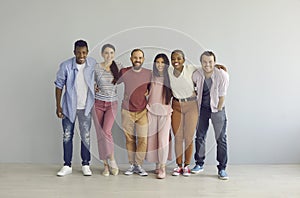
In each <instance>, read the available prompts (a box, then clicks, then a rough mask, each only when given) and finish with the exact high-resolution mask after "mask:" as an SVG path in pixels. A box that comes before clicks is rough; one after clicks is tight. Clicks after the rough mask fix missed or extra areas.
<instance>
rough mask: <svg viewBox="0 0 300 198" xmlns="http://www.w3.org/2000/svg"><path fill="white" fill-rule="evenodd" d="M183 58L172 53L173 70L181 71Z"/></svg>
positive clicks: (179, 54)
mask: <svg viewBox="0 0 300 198" xmlns="http://www.w3.org/2000/svg"><path fill="white" fill-rule="evenodd" d="M184 61H185V60H184V57H183V55H182V54H181V53H176V52H175V53H173V54H172V55H171V63H172V66H173V67H174V69H176V70H178V71H182V69H183V63H184Z"/></svg>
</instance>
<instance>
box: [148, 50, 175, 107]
mask: <svg viewBox="0 0 300 198" xmlns="http://www.w3.org/2000/svg"><path fill="white" fill-rule="evenodd" d="M159 58H162V59H163V60H164V63H165V67H164V71H163V76H164V85H163V86H164V87H163V93H162V94H163V98H164V99H165V104H170V101H171V98H172V91H171V88H170V78H169V73H168V68H169V65H170V61H169V59H168V57H167V55H165V54H157V55H156V56H155V58H154V61H153V76H155V77H158V76H159V72H158V69H157V67H156V60H157V59H159Z"/></svg>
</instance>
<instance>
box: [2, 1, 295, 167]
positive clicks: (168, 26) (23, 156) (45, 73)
mask: <svg viewBox="0 0 300 198" xmlns="http://www.w3.org/2000/svg"><path fill="white" fill-rule="evenodd" d="M299 8H300V1H299V0H264V1H258V0H257V1H256V0H254V1H237V0H228V1H221V0H219V1H218V0H212V1H202V0H201V1H199V0H190V1H179V0H172V1H159V0H152V1H140V0H139V1H138V0H128V1H122V0H111V1H99V0H98V1H96V0H95V1H84V2H83V1H78V0H72V1H58V0H53V1H40V0H28V1H21V0H19V1H17V0H12V1H11V0H1V6H0V27H1V37H0V43H1V48H0V55H1V72H0V86H1V97H0V101H1V102H0V104H1V115H0V119H1V128H0V131H1V136H0V162H1V163H6V162H17V163H18V162H22V163H23V162H24V163H55V164H60V163H62V130H61V123H60V121H59V120H58V119H57V118H56V116H55V98H54V84H53V81H54V80H55V74H56V71H57V69H58V65H59V63H60V62H62V61H63V60H65V59H67V58H69V57H71V56H73V54H72V51H73V43H74V41H75V40H77V39H80V38H83V39H86V40H87V41H88V43H89V46H90V51H91V55H92V56H94V57H95V58H97V59H98V60H99V61H100V60H101V59H100V57H99V55H98V50H99V46H101V44H103V43H105V42H110V43H113V44H114V45H115V46H116V47H117V52H116V53H117V56H118V60H120V61H122V62H123V64H124V65H128V64H129V55H128V53H129V51H130V50H131V49H132V48H134V47H143V48H144V49H145V51H146V64H145V67H147V66H149V65H147V63H149V62H151V61H152V60H153V58H154V55H155V54H156V53H157V52H160V51H164V52H167V53H168V54H169V51H171V50H173V49H177V48H179V49H182V50H184V52H185V53H186V56H187V57H188V60H189V62H190V63H192V64H196V65H199V61H198V59H199V55H200V54H201V52H202V51H203V49H211V50H213V51H214V52H215V53H216V55H217V59H218V61H217V62H219V63H223V64H225V65H226V66H227V67H228V69H229V72H230V79H231V84H230V88H229V93H228V96H227V99H226V100H227V101H226V104H227V114H228V119H229V123H228V142H229V157H230V159H229V163H230V164H252V163H300V144H299V139H300V122H299V110H300V103H299V101H300V88H299V87H300V86H299V85H300V78H299V77H300V67H299V66H300V65H299V51H300V37H299V35H300V26H299V24H300V12H299ZM119 90H120V93H122V86H120V88H119ZM120 95H121V94H120ZM120 98H122V96H120ZM119 119H120V117H118V120H119ZM118 122H119V121H118ZM118 122H116V125H115V126H114V137H115V141H116V143H117V146H116V156H117V159H118V161H119V162H120V163H126V162H127V156H126V152H125V151H124V149H123V148H124V143H125V140H124V136H123V134H122V132H121V131H120V128H119V127H118ZM92 138H93V140H92V154H93V156H94V159H93V163H98V162H97V147H96V144H95V138H96V137H95V134H94V130H92ZM213 140H214V139H213V131H212V129H210V131H209V137H208V151H209V152H208V156H207V162H208V163H209V164H214V163H216V162H215V149H214V141H213ZM75 143H76V144H75V148H74V149H75V150H74V161H75V162H76V163H79V161H80V160H79V140H78V136H76V138H75Z"/></svg>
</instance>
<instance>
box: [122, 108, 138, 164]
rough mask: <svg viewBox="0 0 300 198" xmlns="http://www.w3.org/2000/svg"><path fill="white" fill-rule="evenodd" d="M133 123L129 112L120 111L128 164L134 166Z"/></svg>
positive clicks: (134, 139)
mask: <svg viewBox="0 0 300 198" xmlns="http://www.w3.org/2000/svg"><path fill="white" fill-rule="evenodd" d="M134 123H135V121H134V119H133V118H132V115H131V112H130V111H127V110H125V109H122V128H123V131H124V134H125V137H126V149H127V152H128V161H129V163H130V164H135V150H136V137H135V135H134Z"/></svg>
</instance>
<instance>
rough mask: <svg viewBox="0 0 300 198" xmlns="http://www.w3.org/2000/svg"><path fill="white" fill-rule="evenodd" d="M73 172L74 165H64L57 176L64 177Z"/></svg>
mask: <svg viewBox="0 0 300 198" xmlns="http://www.w3.org/2000/svg"><path fill="white" fill-rule="evenodd" d="M71 173H72V167H70V166H63V167H62V168H61V169H60V171H58V172H57V174H56V175H57V176H59V177H63V176H65V175H69V174H71Z"/></svg>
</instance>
